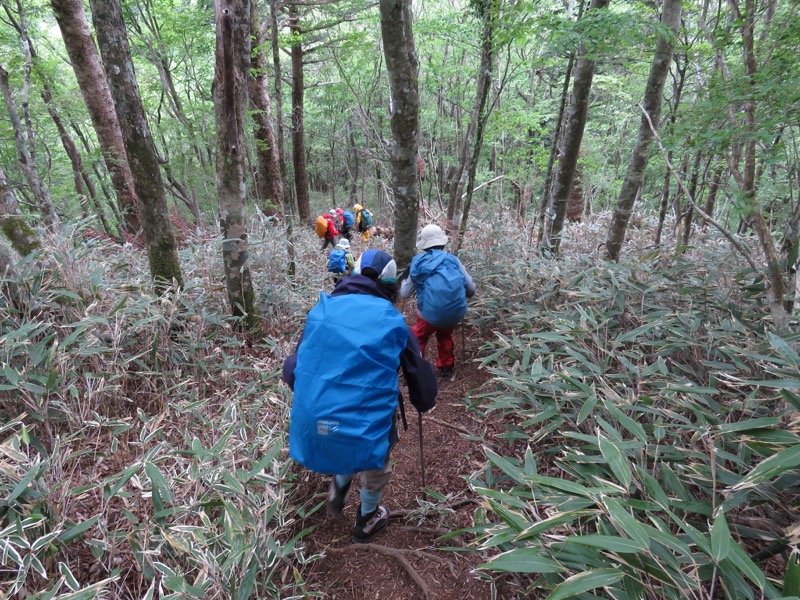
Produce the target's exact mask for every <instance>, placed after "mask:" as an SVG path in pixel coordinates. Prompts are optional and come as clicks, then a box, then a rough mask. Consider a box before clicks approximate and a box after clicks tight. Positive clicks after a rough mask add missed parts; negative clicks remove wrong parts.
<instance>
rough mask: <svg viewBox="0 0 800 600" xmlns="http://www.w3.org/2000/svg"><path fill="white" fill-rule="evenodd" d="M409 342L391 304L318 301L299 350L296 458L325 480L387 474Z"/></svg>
mask: <svg viewBox="0 0 800 600" xmlns="http://www.w3.org/2000/svg"><path fill="white" fill-rule="evenodd" d="M364 322H367V323H370V324H371V325H370V327H363V326H362V323H364ZM407 340H408V328H407V327H406V324H405V320H404V319H403V316H402V315H401V314H400V313H399V312H398V311H397V309H396V308H395V307H394V306H393V305H392V303H391V302H389V301H388V300H385V299H383V298H377V297H375V296H369V295H366V294H346V295H342V296H329V295H328V294H325V293H323V294H321V295H320V299H319V302H318V303H317V305H316V306H315V307H314V308H313V309H311V312H309V313H308V320H307V321H306V328H305V331H304V333H303V340H302V342H301V343H300V346H299V348H298V350H297V366H296V367H295V371H294V372H295V384H294V399H293V402H292V414H291V422H290V425H289V455H290V456H291V457H292V458H293V459H294V460H296V461H297V462H299V463H300V464H302V465H303V466H304V467H306V468H307V469H311V470H312V471H316V472H318V473H324V474H338V473H341V474H348V473H356V472H358V471H368V470H372V469H381V468H383V464H384V461H385V459H386V454H387V453H388V452H389V432H390V431H391V427H392V417H393V416H394V413H395V410H396V409H397V399H398V394H397V388H398V374H397V370H398V368H399V367H400V354H401V353H402V351H403V349H404V348H405V347H406V342H407Z"/></svg>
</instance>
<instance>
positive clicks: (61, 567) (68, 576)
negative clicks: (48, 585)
mask: <svg viewBox="0 0 800 600" xmlns="http://www.w3.org/2000/svg"><path fill="white" fill-rule="evenodd" d="M58 572H59V573H61V576H62V577H63V578H64V583H66V584H67V587H68V588H69V589H70V590H72V591H73V592H77V591H78V589H79V588H80V587H81V585H80V584H79V583H78V580H77V579H75V575H73V574H72V571H70V570H69V567H68V566H67V565H66V564H64V563H63V562H60V563H58Z"/></svg>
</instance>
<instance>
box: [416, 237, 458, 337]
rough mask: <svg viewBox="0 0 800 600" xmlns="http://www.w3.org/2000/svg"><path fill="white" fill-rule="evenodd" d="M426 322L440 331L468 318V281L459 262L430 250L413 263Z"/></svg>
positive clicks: (418, 255)
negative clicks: (466, 315)
mask: <svg viewBox="0 0 800 600" xmlns="http://www.w3.org/2000/svg"><path fill="white" fill-rule="evenodd" d="M411 278H412V279H413V280H414V286H415V287H416V290H417V308H419V313H420V314H421V315H422V318H423V319H425V320H426V321H427V322H428V323H430V324H431V325H434V326H436V327H452V326H453V325H458V323H459V321H461V319H463V318H464V315H465V314H467V292H466V277H464V273H463V272H462V271H461V266H460V265H459V263H458V259H457V258H456V257H455V256H453V255H452V254H449V253H447V252H445V251H444V250H428V251H426V252H423V253H422V254H417V255H416V256H415V257H414V259H413V260H412V261H411Z"/></svg>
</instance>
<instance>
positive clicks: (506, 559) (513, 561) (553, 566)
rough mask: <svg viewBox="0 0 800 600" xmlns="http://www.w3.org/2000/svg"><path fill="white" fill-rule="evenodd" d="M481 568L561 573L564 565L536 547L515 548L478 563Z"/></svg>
mask: <svg viewBox="0 0 800 600" xmlns="http://www.w3.org/2000/svg"><path fill="white" fill-rule="evenodd" d="M478 568H479V569H488V570H490V571H502V572H507V573H560V572H562V571H563V570H564V567H562V566H561V565H559V564H558V563H557V562H555V561H554V560H553V559H551V558H547V557H546V556H542V555H541V554H540V553H539V551H538V550H536V549H535V548H514V549H513V550H509V551H508V552H503V553H502V554H498V555H497V556H494V557H492V558H491V559H490V560H489V561H488V562H485V563H483V564H482V565H478Z"/></svg>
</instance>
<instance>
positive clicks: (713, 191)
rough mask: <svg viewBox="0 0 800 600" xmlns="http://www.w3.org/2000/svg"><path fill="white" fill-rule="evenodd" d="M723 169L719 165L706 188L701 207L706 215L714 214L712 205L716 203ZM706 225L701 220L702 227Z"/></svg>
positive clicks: (706, 224) (711, 215)
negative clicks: (703, 202) (703, 205)
mask: <svg viewBox="0 0 800 600" xmlns="http://www.w3.org/2000/svg"><path fill="white" fill-rule="evenodd" d="M724 170H725V168H724V167H722V166H720V167H719V168H718V169H717V170H716V172H715V173H714V176H713V178H712V179H711V186H710V187H709V188H708V197H707V198H706V204H705V207H704V208H703V212H705V213H706V214H707V215H708V216H710V217H713V216H714V206H715V205H716V203H717V193H718V192H719V188H720V186H721V185H722V172H723V171H724ZM707 226H708V223H707V222H706V221H705V219H704V220H703V229H705V228H706V227H707Z"/></svg>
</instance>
